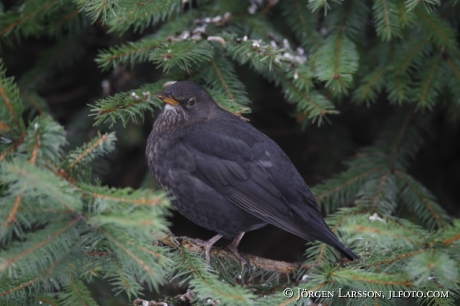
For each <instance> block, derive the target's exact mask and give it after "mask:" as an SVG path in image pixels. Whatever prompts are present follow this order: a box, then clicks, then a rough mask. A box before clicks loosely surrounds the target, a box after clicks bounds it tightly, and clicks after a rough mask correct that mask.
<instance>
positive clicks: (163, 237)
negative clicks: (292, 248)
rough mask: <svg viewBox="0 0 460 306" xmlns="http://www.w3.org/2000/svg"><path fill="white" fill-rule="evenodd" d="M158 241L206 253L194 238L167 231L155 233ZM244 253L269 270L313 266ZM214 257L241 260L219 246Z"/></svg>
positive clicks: (194, 251)
mask: <svg viewBox="0 0 460 306" xmlns="http://www.w3.org/2000/svg"><path fill="white" fill-rule="evenodd" d="M155 236H156V237H157V239H158V241H159V242H160V243H162V244H164V245H167V246H169V247H171V248H174V249H179V248H185V249H187V251H189V252H193V253H204V248H203V247H201V246H199V245H198V244H196V243H195V242H194V241H193V239H191V238H188V237H175V236H173V235H171V234H167V233H155ZM242 255H243V256H244V257H245V258H247V259H248V260H249V263H250V265H251V267H253V268H258V269H262V270H267V271H273V272H278V273H286V274H289V273H292V272H294V271H295V270H298V269H300V268H301V267H303V268H304V269H310V268H311V266H309V265H308V266H306V265H304V266H302V265H301V264H299V263H290V262H285V261H277V260H272V259H268V258H263V257H258V256H254V255H251V254H244V253H242ZM211 256H212V257H216V256H217V257H219V258H228V259H230V260H233V261H236V262H240V260H239V259H238V258H237V257H236V256H235V254H233V252H231V251H228V250H225V249H222V248H219V247H213V248H212V250H211Z"/></svg>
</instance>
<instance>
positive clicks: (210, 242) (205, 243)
mask: <svg viewBox="0 0 460 306" xmlns="http://www.w3.org/2000/svg"><path fill="white" fill-rule="evenodd" d="M220 238H222V236H221V235H215V236H214V237H212V238H211V239H209V240H206V241H204V240H201V239H195V243H196V244H198V245H199V246H202V247H204V249H205V250H206V253H205V254H206V264H207V265H208V266H211V247H212V245H213V244H214V243H216V242H217V240H219V239H220Z"/></svg>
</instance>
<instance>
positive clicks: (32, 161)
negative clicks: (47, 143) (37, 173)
mask: <svg viewBox="0 0 460 306" xmlns="http://www.w3.org/2000/svg"><path fill="white" fill-rule="evenodd" d="M40 140H41V137H40V134H38V135H37V139H36V140H35V144H34V148H33V150H32V157H31V158H30V161H29V162H30V164H31V165H32V166H35V162H36V161H37V157H38V149H39V148H40V143H41V141H40Z"/></svg>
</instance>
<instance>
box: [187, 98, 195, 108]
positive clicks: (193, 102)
mask: <svg viewBox="0 0 460 306" xmlns="http://www.w3.org/2000/svg"><path fill="white" fill-rule="evenodd" d="M195 103H196V100H195V98H190V99H189V100H188V105H189V106H193V105H195Z"/></svg>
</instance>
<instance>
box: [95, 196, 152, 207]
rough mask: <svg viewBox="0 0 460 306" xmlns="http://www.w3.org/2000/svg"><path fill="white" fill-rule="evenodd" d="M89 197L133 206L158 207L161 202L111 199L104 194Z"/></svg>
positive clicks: (122, 198) (123, 198)
mask: <svg viewBox="0 0 460 306" xmlns="http://www.w3.org/2000/svg"><path fill="white" fill-rule="evenodd" d="M89 194H90V195H91V196H93V197H94V198H99V199H104V200H113V201H117V202H120V203H128V204H134V205H148V206H155V205H158V204H159V203H160V202H161V201H160V200H159V199H158V198H154V199H151V200H147V199H145V198H142V199H125V197H121V198H119V197H112V196H108V195H105V194H99V193H89Z"/></svg>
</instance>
